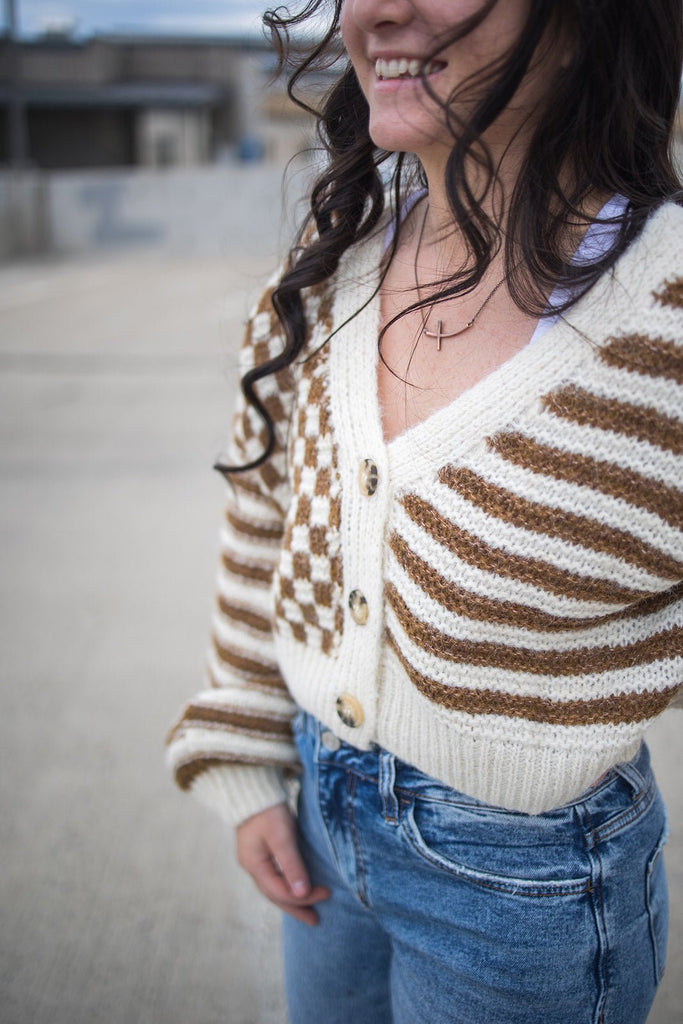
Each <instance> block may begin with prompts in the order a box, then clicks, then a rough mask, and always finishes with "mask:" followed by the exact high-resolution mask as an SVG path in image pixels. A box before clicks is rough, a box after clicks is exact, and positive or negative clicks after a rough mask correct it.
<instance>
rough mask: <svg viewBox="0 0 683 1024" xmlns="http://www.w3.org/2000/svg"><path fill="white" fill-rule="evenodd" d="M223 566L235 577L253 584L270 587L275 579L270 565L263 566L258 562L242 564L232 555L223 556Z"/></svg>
mask: <svg viewBox="0 0 683 1024" xmlns="http://www.w3.org/2000/svg"><path fill="white" fill-rule="evenodd" d="M222 562H223V565H224V566H225V568H226V569H227V570H228V572H229V573H232V574H233V576H241V577H242V579H245V580H249V581H250V582H251V583H265V584H266V585H270V582H271V580H272V578H273V568H272V566H270V565H263V564H259V563H257V562H240V561H239V560H238V559H237V558H233V557H232V556H231V555H227V554H225V555H223V558H222Z"/></svg>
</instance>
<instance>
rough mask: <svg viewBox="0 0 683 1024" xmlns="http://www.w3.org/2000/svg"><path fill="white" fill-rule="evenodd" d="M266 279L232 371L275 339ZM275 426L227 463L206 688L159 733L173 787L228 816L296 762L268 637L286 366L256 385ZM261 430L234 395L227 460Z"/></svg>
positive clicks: (268, 349)
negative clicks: (270, 437)
mask: <svg viewBox="0 0 683 1024" xmlns="http://www.w3.org/2000/svg"><path fill="white" fill-rule="evenodd" d="M271 294H272V288H270V289H268V290H267V291H266V292H265V294H264V295H263V297H262V298H261V301H260V302H259V304H258V306H257V308H256V310H255V312H254V313H253V315H252V316H251V318H250V319H249V321H248V324H247V330H246V334H245V340H244V344H243V346H242V354H241V371H242V373H244V372H245V371H246V370H248V369H250V368H251V367H253V366H256V365H261V364H263V363H264V362H266V361H267V360H268V359H270V358H272V357H273V356H275V355H277V354H278V353H279V352H280V351H281V349H282V346H283V339H282V334H281V328H280V325H279V322H278V320H277V317H276V316H275V313H274V311H273V307H272V302H271ZM257 388H258V393H259V396H260V398H261V399H262V401H263V402H264V405H265V406H266V408H267V409H268V412H269V413H270V415H271V417H272V419H273V423H274V426H275V432H276V444H275V449H274V451H273V453H272V455H271V456H270V457H269V459H268V460H267V461H266V462H265V463H263V464H262V465H261V466H258V467H257V468H256V469H253V470H249V471H247V472H239V473H233V474H231V475H230V479H229V481H228V504H227V509H226V514H225V520H224V522H223V525H222V530H221V535H220V536H221V540H220V562H219V572H218V592H217V599H216V603H215V609H214V615H213V629H212V636H211V645H210V649H209V653H208V666H207V667H208V680H207V683H208V685H207V688H206V689H204V690H203V691H202V692H200V693H199V694H198V695H197V696H196V697H195V698H194V699H193V700H192V701H190V703H188V704H187V706H186V707H185V708H184V710H183V712H182V714H181V716H180V718H179V720H178V722H177V723H176V724H175V726H174V727H173V729H172V730H171V733H170V735H169V740H168V760H169V764H170V766H171V768H172V770H173V772H174V774H175V779H176V781H177V783H178V785H179V786H180V788H181V789H183V790H191V791H192V793H193V795H195V796H197V797H198V798H199V799H200V800H201V801H202V802H204V803H206V804H208V805H209V806H211V807H212V808H213V809H214V810H216V811H218V813H219V814H220V815H221V817H222V818H223V819H224V820H226V821H228V822H229V823H230V824H237V823H239V822H240V821H242V820H244V819H245V818H247V817H249V816H250V815H252V814H255V813H257V812H258V811H260V810H264V809H265V808H266V807H269V806H272V805H273V804H275V803H279V802H280V801H282V800H283V799H285V798H286V790H285V787H284V775H285V774H286V773H287V771H291V769H292V768H293V766H294V765H295V764H296V752H295V747H294V744H293V742H292V737H291V730H290V721H291V718H292V715H293V712H294V704H293V702H292V700H291V698H290V696H289V694H288V692H287V690H286V687H285V684H284V682H283V679H282V676H281V674H280V671H279V668H278V665H277V662H276V658H275V652H274V646H273V633H272V596H271V589H272V588H271V584H272V577H273V573H274V570H275V566H276V563H277V559H278V554H279V550H280V544H281V540H282V534H283V519H284V515H285V512H286V509H287V507H288V504H289V493H288V492H289V484H288V481H287V475H286V442H287V432H288V423H289V418H290V415H291V410H290V405H291V382H290V378H289V374H288V372H287V371H282V372H281V373H278V374H273V375H270V376H268V377H266V378H264V379H263V380H262V381H260V382H259V383H258V385H257ZM265 443H266V430H265V427H264V424H263V421H262V420H261V418H260V416H259V415H258V414H257V413H256V411H255V410H254V409H253V408H252V407H251V406H250V405H249V404H248V403H247V402H246V401H245V400H244V398H242V397H241V398H240V400H239V402H238V407H237V410H236V413H235V418H234V427H233V434H232V443H231V447H230V449H229V451H228V454H227V461H229V463H230V464H232V465H244V464H245V463H248V462H250V461H252V460H254V459H256V458H258V456H259V455H261V454H262V452H263V450H264V446H265Z"/></svg>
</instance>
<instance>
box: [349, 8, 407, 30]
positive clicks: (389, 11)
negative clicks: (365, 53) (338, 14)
mask: <svg viewBox="0 0 683 1024" xmlns="http://www.w3.org/2000/svg"><path fill="white" fill-rule="evenodd" d="M344 7H345V8H346V10H345V12H344V13H345V14H346V17H347V18H348V17H350V18H351V20H352V21H354V22H355V23H356V25H357V26H358V28H360V29H362V31H363V32H377V31H378V30H380V31H381V30H382V29H386V28H394V27H397V26H400V25H407V24H408V23H409V22H410V20H411V19H412V17H413V8H412V3H411V2H410V0H345V2H344Z"/></svg>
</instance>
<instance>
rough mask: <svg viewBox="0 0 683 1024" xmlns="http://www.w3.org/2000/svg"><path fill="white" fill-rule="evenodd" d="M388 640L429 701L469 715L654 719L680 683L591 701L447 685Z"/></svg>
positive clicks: (581, 721)
mask: <svg viewBox="0 0 683 1024" xmlns="http://www.w3.org/2000/svg"><path fill="white" fill-rule="evenodd" d="M388 639H389V643H390V645H391V646H392V647H393V649H394V651H395V652H396V655H397V657H398V659H399V661H400V662H401V664H402V665H403V668H404V669H405V671H406V674H407V675H408V677H409V679H410V681H411V683H412V684H413V685H414V686H415V687H416V688H417V689H418V690H419V691H420V693H422V694H424V696H425V697H427V699H428V700H431V701H433V702H434V703H435V704H439V705H440V706H441V707H445V708H448V710H449V711H461V712H464V713H465V714H468V715H505V716H506V717H507V718H523V719H525V720H527V721H530V722H543V723H545V724H548V725H565V726H572V725H617V724H621V723H630V722H640V721H643V720H646V719H648V718H654V717H655V715H658V714H659V713H660V712H661V711H663V710H664V709H665V708H666V707H667V706H668V704H669V703H670V702H671V699H672V697H673V696H674V694H675V693H676V692H677V690H678V689H679V687H678V685H676V686H669V687H667V688H666V689H664V690H646V691H645V692H644V693H620V694H615V695H614V696H611V697H596V698H593V699H591V700H569V701H551V700H547V699H546V698H544V697H520V696H516V695H514V694H509V693H500V692H498V691H496V690H475V689H471V688H466V687H459V686H458V687H456V686H446V685H445V684H444V683H439V682H437V681H436V680H435V679H429V678H428V677H427V676H423V675H421V674H420V673H419V672H418V671H417V670H416V669H414V668H413V666H412V665H411V664H410V662H409V661H408V660H407V658H406V657H405V656H404V654H403V653H402V652H401V650H400V648H399V646H398V643H397V642H396V640H395V638H394V637H393V636H392V635H391V634H389V638H388Z"/></svg>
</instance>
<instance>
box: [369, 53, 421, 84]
mask: <svg viewBox="0 0 683 1024" xmlns="http://www.w3.org/2000/svg"><path fill="white" fill-rule="evenodd" d="M435 69H436V64H435V63H434V62H433V61H429V63H427V64H425V66H424V73H425V75H429V74H431V73H432V71H433V70H435ZM421 71H422V61H421V60H408V58H407V57H398V58H396V57H392V59H391V60H385V59H384V58H383V57H379V58H378V59H377V60H376V61H375V74H376V75H377V77H378V78H381V79H387V78H401V77H403V76H408V77H409V78H417V77H418V76H419V74H420V72H421Z"/></svg>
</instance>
